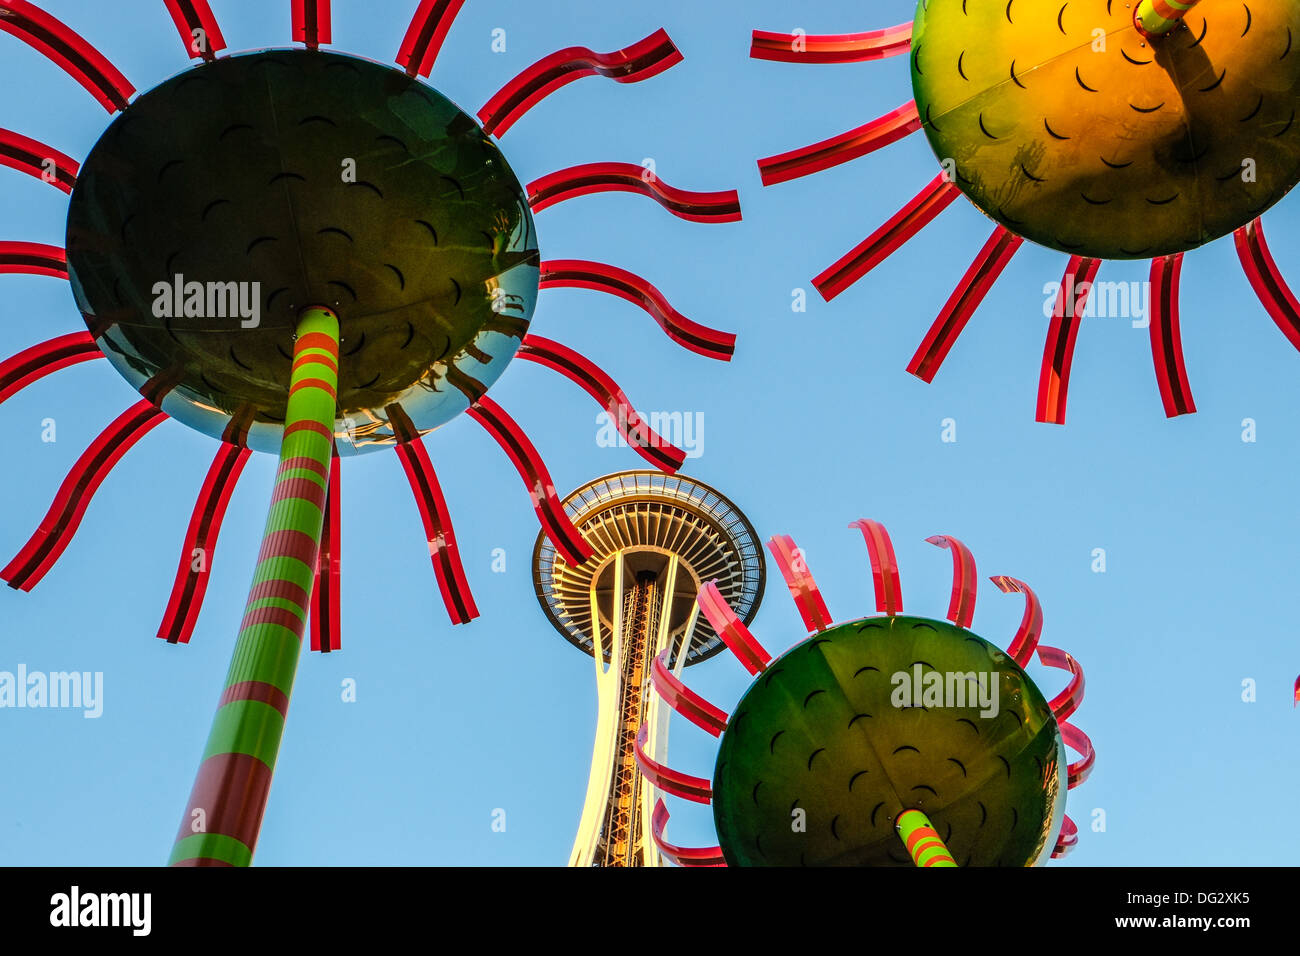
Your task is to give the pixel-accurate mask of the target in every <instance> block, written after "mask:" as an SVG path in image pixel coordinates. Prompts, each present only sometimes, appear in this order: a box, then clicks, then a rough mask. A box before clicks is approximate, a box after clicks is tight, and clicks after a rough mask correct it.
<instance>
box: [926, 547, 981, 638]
mask: <svg viewBox="0 0 1300 956" xmlns="http://www.w3.org/2000/svg"><path fill="white" fill-rule="evenodd" d="M925 540H926V541H927V542H929V543H930V544H932V545H934V546H935V547H938V548H948V549H949V550H950V551H952V598H951V599H950V600H949V601H948V620H950V621H952V622H953V623H954V624H956V625H957V626H958V627H970V622H971V621H973V620H974V619H975V595H976V591H977V589H978V587H979V577H978V575H977V574H976V572H975V555H973V554H971V552H970V548H968V547H966V545H964V544H962V543H961V542H960V541H958V540H957V539H956V538H954V537H953V536H952V535H948V534H937V535H935V536H934V537H932V538H926V539H925Z"/></svg>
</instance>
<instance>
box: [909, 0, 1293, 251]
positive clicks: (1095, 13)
mask: <svg viewBox="0 0 1300 956" xmlns="http://www.w3.org/2000/svg"><path fill="white" fill-rule="evenodd" d="M1292 37H1297V38H1300V0H1270V2H1268V3H1256V2H1252V3H1249V4H1243V3H1242V2H1240V0H1205V2H1203V3H1200V4H1198V5H1197V7H1196V8H1195V9H1194V10H1193V11H1191V12H1190V13H1188V14H1187V17H1186V20H1185V26H1184V27H1180V28H1179V29H1176V30H1175V31H1173V32H1172V33H1170V34H1168V35H1166V36H1162V37H1155V38H1147V37H1144V36H1143V35H1142V34H1141V33H1139V32H1138V30H1137V28H1136V27H1135V26H1134V23H1133V4H1132V3H1122V4H1121V3H1116V4H1114V5H1113V7H1112V5H1111V4H1105V3H1103V4H1098V3H1083V4H1081V3H1071V4H1067V5H1064V6H1062V5H1061V4H1059V3H1047V2H1028V3H1026V2H1023V0H1022V2H1020V3H1016V4H1014V5H1011V4H998V3H983V4H967V3H965V2H963V0H928V2H926V3H922V4H920V6H919V7H918V9H917V14H916V22H915V25H914V29H913V39H912V85H913V90H914V92H915V95H916V104H917V107H918V110H919V113H920V116H921V118H922V120H923V121H924V124H925V125H924V129H925V133H926V136H927V137H928V138H929V140H930V145H931V146H932V147H933V149H934V152H935V155H936V156H938V157H939V159H940V161H951V162H952V163H953V166H952V167H951V168H952V171H953V173H954V174H955V179H956V183H957V184H958V185H959V186H960V187H961V189H962V191H963V192H964V193H965V194H966V195H967V196H968V197H970V199H971V200H972V201H973V202H974V203H975V204H976V205H977V206H979V207H980V209H982V210H983V211H984V212H985V213H987V214H988V215H989V216H991V217H992V218H994V219H996V220H997V221H998V222H1000V223H1002V224H1003V225H1004V226H1006V227H1007V228H1008V229H1010V230H1012V231H1013V232H1015V233H1017V234H1019V235H1022V236H1025V237H1026V238H1028V239H1031V240H1033V241H1034V242H1038V243H1041V244H1043V245H1046V246H1050V247H1052V248H1054V249H1059V250H1061V251H1064V252H1067V253H1075V254H1078V255H1081V256H1088V257H1093V258H1099V259H1128V258H1139V257H1146V258H1150V257H1154V256H1161V255H1170V254H1173V253H1175V252H1182V251H1186V250H1188V249H1191V248H1194V247H1196V246H1199V245H1201V244H1203V243H1206V242H1209V241H1211V240H1213V239H1217V238H1219V237H1220V236H1224V235H1227V234H1228V233H1230V232H1232V231H1233V230H1234V229H1237V228H1239V227H1241V226H1243V225H1245V224H1246V223H1248V222H1250V221H1251V220H1253V219H1255V218H1256V217H1257V216H1259V215H1261V214H1262V213H1263V212H1264V211H1265V210H1266V209H1268V208H1269V207H1270V206H1272V205H1273V204H1274V203H1276V202H1277V201H1278V200H1279V199H1281V198H1282V197H1283V196H1284V195H1285V194H1286V192H1287V191H1288V190H1289V189H1291V187H1292V186H1294V185H1295V183H1296V182H1297V180H1300V47H1298V46H1297V44H1296V43H1294V42H1292V40H1291V38H1292Z"/></svg>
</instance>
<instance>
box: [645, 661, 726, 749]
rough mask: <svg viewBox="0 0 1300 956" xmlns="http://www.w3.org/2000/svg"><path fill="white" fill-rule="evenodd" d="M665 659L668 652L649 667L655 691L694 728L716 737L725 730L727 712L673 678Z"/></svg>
mask: <svg viewBox="0 0 1300 956" xmlns="http://www.w3.org/2000/svg"><path fill="white" fill-rule="evenodd" d="M667 657H668V652H667V651H664V652H663V653H662V654H660V655H659V656H658V657H656V658H655V659H654V663H653V664H651V665H650V680H651V681H652V682H653V683H654V686H655V690H657V691H658V692H659V696H660V697H662V698H663V699H664V702H665V703H667V704H668V706H669V707H671V708H672V709H673V710H675V711H677V713H679V714H681V715H682V716H683V717H685V718H686V719H687V720H689V721H690V722H691V723H693V724H694V725H695V726H696V727H700V728H702V729H704V730H707V731H708V732H709V733H711V734H712V735H713V736H715V737H717V736H718V735H719V734H721V733H722V732H723V731H724V730H726V729H727V712H726V711H725V710H721V709H720V708H718V707H714V706H713V705H712V704H710V703H709V702H708V701H707V700H705V699H704V698H703V697H701V696H700V695H699V694H697V693H695V691H693V690H691V689H690V688H689V687H687V686H686V685H685V684H683V683H682V682H681V681H680V680H678V679H677V678H676V677H675V676H673V672H672V671H670V670H669V669H668V664H667V663H666V660H665V659H666V658H667Z"/></svg>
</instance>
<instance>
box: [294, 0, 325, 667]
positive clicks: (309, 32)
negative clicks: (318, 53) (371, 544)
mask: <svg viewBox="0 0 1300 956" xmlns="http://www.w3.org/2000/svg"><path fill="white" fill-rule="evenodd" d="M330 19H331V18H330V0H293V42H294V43H305V44H306V45H307V49H309V50H315V49H318V48H319V47H320V46H321V45H322V44H324V45H329V44H330V43H332V42H333V39H334V34H333V27H332V24H331V22H330ZM313 650H314V648H313Z"/></svg>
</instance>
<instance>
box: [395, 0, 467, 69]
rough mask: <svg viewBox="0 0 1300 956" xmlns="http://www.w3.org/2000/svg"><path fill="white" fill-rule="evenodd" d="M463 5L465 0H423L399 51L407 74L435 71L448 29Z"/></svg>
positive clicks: (398, 54) (400, 61)
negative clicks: (434, 65)
mask: <svg viewBox="0 0 1300 956" xmlns="http://www.w3.org/2000/svg"><path fill="white" fill-rule="evenodd" d="M464 5H465V0H420V6H419V7H418V8H417V9H416V11H415V16H414V17H412V18H411V25H410V26H409V27H407V28H406V36H405V37H403V38H402V48H401V49H400V50H399V51H398V53H397V65H398V66H400V67H402V68H403V69H405V70H406V72H407V75H408V76H428V75H429V74H430V73H431V72H432V71H433V64H434V61H435V60H437V59H438V54H439V52H441V50H442V44H443V41H445V40H446V39H447V32H448V31H449V30H450V29H451V25H452V24H453V23H454V22H455V21H456V16H457V14H459V13H460V8H461V7H463V6H464Z"/></svg>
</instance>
